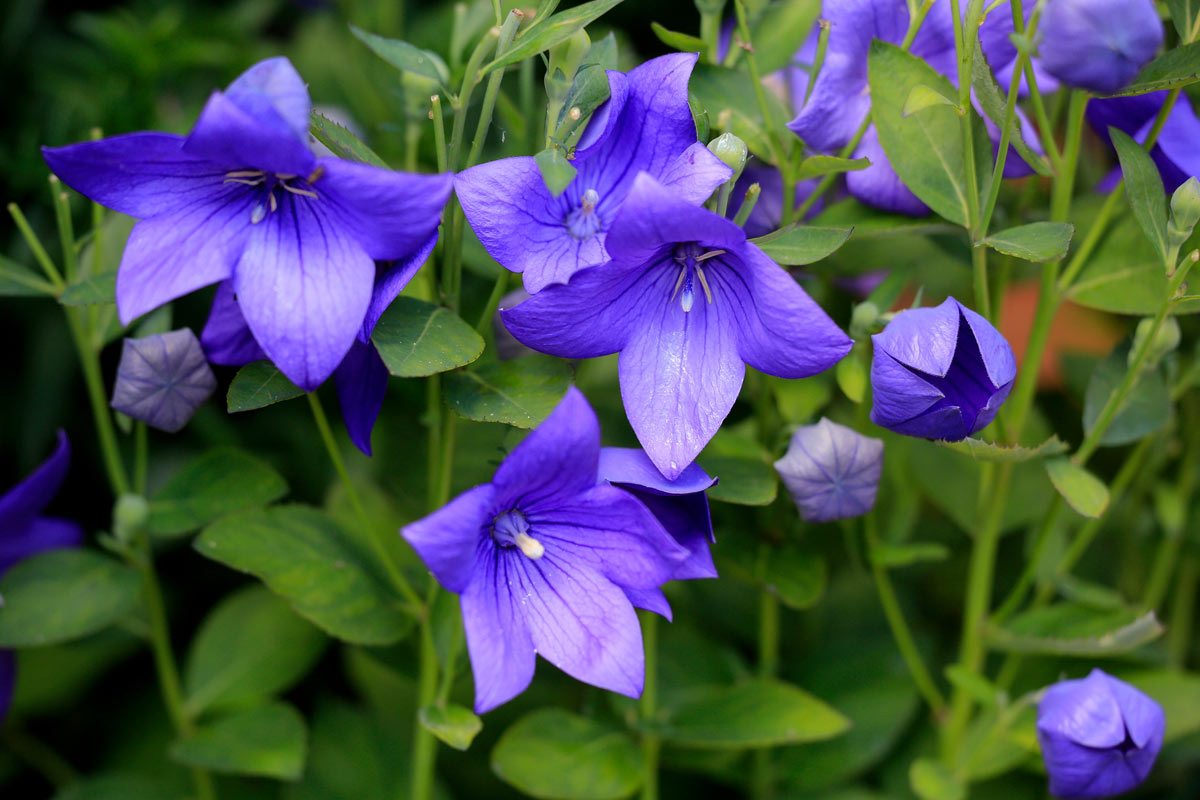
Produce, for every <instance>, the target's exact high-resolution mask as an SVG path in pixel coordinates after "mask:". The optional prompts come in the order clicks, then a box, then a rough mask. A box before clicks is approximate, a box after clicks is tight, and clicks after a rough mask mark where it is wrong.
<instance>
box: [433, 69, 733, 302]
mask: <svg viewBox="0 0 1200 800" xmlns="http://www.w3.org/2000/svg"><path fill="white" fill-rule="evenodd" d="M696 58H697V56H696V55H695V54H694V53H676V54H673V55H667V56H662V57H660V58H655V59H651V60H650V61H647V62H646V63H644V64H642V65H641V66H640V67H638V68H636V69H634V70H631V71H630V73H629V74H628V75H625V74H623V73H621V72H617V71H615V70H609V72H608V82H609V90H610V93H611V94H610V97H609V99H608V101H607V102H606V103H605V104H604V105H602V106H601V107H600V108H599V109H597V110H596V113H595V114H594V115H593V116H592V119H591V121H590V122H589V123H588V127H587V130H586V131H585V132H584V135H583V138H582V139H581V140H580V141H579V146H578V147H577V148H576V149H575V155H574V160H573V161H572V162H571V163H572V164H573V165H574V167H575V168H576V169H577V170H578V174H577V175H576V176H575V178H574V180H572V181H571V183H570V184H569V185H568V186H567V188H566V190H564V191H563V193H562V194H560V195H559V196H557V197H555V196H554V195H552V194H551V193H550V190H549V189H547V188H546V184H545V182H544V181H543V180H542V174H541V171H540V170H539V169H538V166H537V163H536V162H535V161H534V160H533V158H532V157H531V156H520V157H517V158H504V159H500V160H499V161H492V162H489V163H487V164H480V165H479V166H477V167H472V168H471V169H468V170H466V171H465V172H462V173H460V174H459V175H458V176H457V177H455V179H454V189H455V192H456V193H457V195H458V199H459V201H460V202H461V203H462V207H463V211H464V213H466V215H467V219H468V220H469V221H470V223H471V227H472V228H473V229H474V230H475V233H476V235H477V236H478V237H479V241H480V242H482V243H483V246H484V247H485V248H487V251H488V252H489V253H491V255H492V257H493V258H495V259H496V260H497V261H499V262H500V263H501V264H502V265H503V266H504V267H505V268H506V269H509V270H512V271H513V272H521V273H524V279H525V288H526V289H527V290H528V291H529V292H530V293H534V294H536V293H537V292H539V291H541V290H542V289H543V288H544V287H546V286H548V285H549V284H551V283H564V282H566V280H567V279H568V278H570V277H571V275H572V274H573V273H574V272H576V271H577V270H580V269H583V268H584V267H591V266H595V265H596V264H600V263H602V262H603V261H605V259H606V258H607V257H608V256H607V254H606V252H605V236H606V233H607V231H608V229H609V226H610V225H611V224H612V221H613V218H614V217H615V216H616V215H617V211H618V210H619V209H620V208H621V204H622V202H623V201H624V200H625V196H626V194H627V193H628V192H629V189H630V186H631V185H632V183H633V179H634V176H636V175H637V174H638V173H639V172H642V171H644V172H648V173H650V174H651V175H653V176H654V177H655V178H657V179H658V180H660V181H661V182H662V183H664V184H666V185H668V186H670V187H672V189H673V191H674V192H675V193H676V194H677V195H678V196H679V197H681V198H683V199H685V200H686V201H687V202H689V203H693V204H699V203H702V202H704V201H705V200H706V199H708V196H709V195H710V194H712V192H713V190H715V189H716V188H717V187H718V186H720V185H721V184H722V183H724V182H725V181H726V180H728V179H729V176H730V175H731V174H732V172H731V170H730V169H729V167H727V166H725V164H723V163H721V161H720V159H718V158H717V157H716V156H714V155H713V154H712V153H710V152H709V151H708V148H707V147H705V146H704V144H703V143H701V142H697V141H696V125H695V123H694V122H693V120H692V112H691V109H690V108H689V106H688V91H687V85H688V78H689V77H690V76H691V74H692V67H693V66H694V65H695V63H696Z"/></svg>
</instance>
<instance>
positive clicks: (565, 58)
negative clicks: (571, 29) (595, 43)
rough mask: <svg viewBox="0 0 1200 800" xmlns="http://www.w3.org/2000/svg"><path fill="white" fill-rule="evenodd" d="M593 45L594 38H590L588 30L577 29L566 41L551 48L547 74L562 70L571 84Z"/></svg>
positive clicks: (568, 83)
mask: <svg viewBox="0 0 1200 800" xmlns="http://www.w3.org/2000/svg"><path fill="white" fill-rule="evenodd" d="M591 46H592V40H591V39H589V38H588V35H587V32H586V31H584V30H583V29H582V28H580V29H579V30H577V31H575V33H574V34H572V35H571V37H570V38H568V39H567V40H566V41H565V42H562V43H561V44H556V45H555V46H554V47H551V48H550V60H549V63H548V64H547V65H546V75H547V76H550V75H554V73H555V72H556V71H558V70H562V74H563V76H565V78H566V81H567V85H568V86H570V85H571V81H573V80H575V73H576V72H577V71H578V70H579V65H580V64H582V63H583V58H584V56H586V55H587V52H588V48H590V47H591Z"/></svg>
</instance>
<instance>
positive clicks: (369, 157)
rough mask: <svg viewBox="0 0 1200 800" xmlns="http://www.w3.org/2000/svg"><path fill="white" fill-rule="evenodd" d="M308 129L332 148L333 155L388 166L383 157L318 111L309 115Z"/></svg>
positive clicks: (322, 142)
mask: <svg viewBox="0 0 1200 800" xmlns="http://www.w3.org/2000/svg"><path fill="white" fill-rule="evenodd" d="M308 130H309V133H311V134H312V135H313V138H314V139H316V140H317V141H318V142H320V143H321V144H323V145H325V146H326V147H328V148H329V149H330V150H332V151H333V153H334V155H336V156H338V157H339V158H344V159H346V160H347V161H357V162H359V163H361V164H370V165H371V166H374V167H382V168H383V169H387V168H388V165H387V164H386V163H384V161H383V159H382V158H380V157H379V156H377V155H376V154H375V151H374V150H372V149H371V148H370V147H367V145H366V144H365V143H363V141H362V140H361V139H359V138H358V137H357V136H355V135H354V134H353V133H351V132H350V131H349V130H348V129H346V128H344V127H342V126H341V125H339V124H338V123H336V122H334V121H333V120H331V119H329V118H328V117H326V116H324V115H323V114H321V113H320V112H319V111H313V112H312V114H310V115H309V118H308Z"/></svg>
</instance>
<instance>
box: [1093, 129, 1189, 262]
mask: <svg viewBox="0 0 1200 800" xmlns="http://www.w3.org/2000/svg"><path fill="white" fill-rule="evenodd" d="M1108 134H1109V136H1110V137H1112V142H1113V145H1114V146H1115V147H1116V148H1117V157H1118V158H1119V159H1120V160H1121V175H1122V176H1123V177H1124V178H1125V195H1126V197H1128V198H1129V206H1130V208H1132V209H1133V216H1134V218H1135V219H1137V221H1138V224H1139V225H1141V226H1142V231H1143V232H1145V234H1146V238H1147V239H1149V240H1150V244H1151V245H1153V247H1154V251H1155V252H1156V253H1158V255H1159V258H1160V259H1165V258H1166V256H1167V196H1166V193H1165V191H1164V190H1163V182H1162V177H1161V176H1160V175H1159V174H1158V167H1157V166H1155V164H1154V161H1153V159H1151V158H1150V154H1149V153H1147V152H1146V151H1145V150H1143V149H1142V146H1141V145H1139V144H1138V143H1137V142H1135V141H1134V140H1133V139H1131V138H1129V135H1128V134H1126V133H1125V132H1124V131H1121V130H1118V129H1116V128H1111V127H1110V128H1109V129H1108ZM1170 266H1172V267H1173V266H1174V264H1172V265H1170Z"/></svg>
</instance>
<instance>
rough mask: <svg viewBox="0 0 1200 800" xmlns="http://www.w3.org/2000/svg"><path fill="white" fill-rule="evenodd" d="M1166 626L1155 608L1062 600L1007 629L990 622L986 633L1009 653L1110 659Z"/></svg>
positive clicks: (1151, 638)
mask: <svg viewBox="0 0 1200 800" xmlns="http://www.w3.org/2000/svg"><path fill="white" fill-rule="evenodd" d="M1163 630H1164V628H1163V626H1162V625H1160V624H1159V622H1158V619H1157V618H1156V617H1155V616H1154V612H1153V611H1151V612H1149V613H1148V614H1144V615H1142V616H1140V617H1135V616H1134V614H1133V612H1131V611H1129V610H1127V609H1121V610H1118V611H1102V610H1097V609H1095V608H1091V607H1090V606H1085V605H1079V604H1076V603H1058V604H1057V605H1053V606H1049V607H1047V608H1039V609H1034V610H1032V611H1027V612H1025V613H1024V614H1021V615H1020V616H1018V617H1016V618H1014V619H1013V620H1012V621H1011V622H1009V623H1008V625H1006V626H1005V627H1003V628H999V627H994V626H989V627H988V628H987V629H986V632H985V637H986V639H987V642H988V645H989V646H990V647H991V648H992V649H994V650H1002V651H1005V652H1009V653H1032V654H1038V655H1054V656H1073V657H1078V658H1105V657H1110V656H1118V655H1122V654H1124V653H1128V652H1129V651H1131V650H1136V649H1137V648H1139V647H1141V646H1142V645H1144V644H1147V643H1148V642H1152V641H1154V640H1155V639H1157V638H1158V637H1159V636H1161V635H1162V633H1163Z"/></svg>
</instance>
